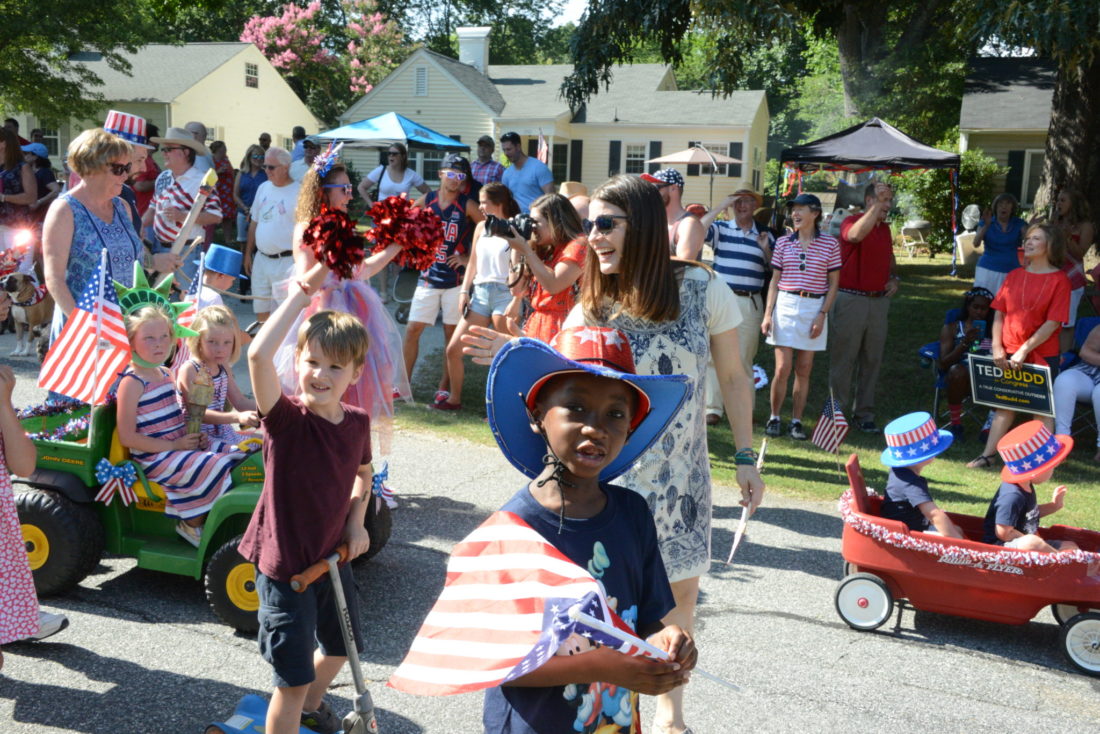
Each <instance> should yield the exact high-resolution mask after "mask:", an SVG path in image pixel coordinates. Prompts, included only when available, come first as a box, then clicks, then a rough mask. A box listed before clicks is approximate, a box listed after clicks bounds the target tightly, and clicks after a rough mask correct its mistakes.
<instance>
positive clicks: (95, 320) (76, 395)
mask: <svg viewBox="0 0 1100 734" xmlns="http://www.w3.org/2000/svg"><path fill="white" fill-rule="evenodd" d="M129 363H130V341H129V339H128V338H127V337H126V325H125V324H124V323H123V321H122V309H121V308H120V307H119V305H118V296H117V295H116V294H115V286H114V283H113V282H112V280H111V264H110V263H109V262H108V261H107V251H106V250H104V251H103V256H102V257H101V258H100V261H99V265H98V266H97V267H96V270H95V272H94V273H92V277H91V279H90V280H89V281H88V285H87V286H86V287H85V288H84V292H83V293H81V294H80V297H79V298H78V299H77V301H76V308H75V309H73V312H72V315H71V316H69V320H68V321H66V322H65V326H64V327H63V328H62V329H61V334H60V335H59V336H58V338H57V341H55V342H54V343H53V346H51V347H50V351H49V352H47V353H46V359H44V360H43V361H42V370H41V372H39V375H38V386H39V387H42V388H45V389H46V390H52V391H54V392H56V393H60V394H61V395H64V396H65V397H69V398H72V399H74V400H80V401H81V402H85V403H89V404H91V405H99V404H100V403H103V402H106V399H107V392H108V390H109V389H110V387H111V385H113V384H114V382H115V379H116V378H117V377H118V373H119V372H121V371H122V370H123V369H124V368H125V367H126V365H127V364H129Z"/></svg>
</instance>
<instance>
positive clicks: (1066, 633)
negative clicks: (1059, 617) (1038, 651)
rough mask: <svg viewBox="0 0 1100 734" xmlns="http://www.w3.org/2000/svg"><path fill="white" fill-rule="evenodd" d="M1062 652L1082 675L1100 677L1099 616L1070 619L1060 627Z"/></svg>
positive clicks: (1092, 614)
mask: <svg viewBox="0 0 1100 734" xmlns="http://www.w3.org/2000/svg"><path fill="white" fill-rule="evenodd" d="M1062 651H1063V652H1064V653H1065V654H1066V657H1067V658H1069V661H1070V662H1071V663H1073V666H1074V667H1075V668H1077V669H1078V670H1080V671H1081V672H1082V673H1086V674H1088V675H1094V676H1100V614H1097V613H1096V612H1085V613H1084V614H1078V615H1075V616H1073V617H1071V618H1070V619H1069V620H1068V621H1067V622H1066V623H1065V625H1064V626H1063V627H1062Z"/></svg>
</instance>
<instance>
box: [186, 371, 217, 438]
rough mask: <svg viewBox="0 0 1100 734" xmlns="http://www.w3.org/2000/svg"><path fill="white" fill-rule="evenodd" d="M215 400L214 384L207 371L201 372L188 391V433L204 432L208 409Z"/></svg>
mask: <svg viewBox="0 0 1100 734" xmlns="http://www.w3.org/2000/svg"><path fill="white" fill-rule="evenodd" d="M213 400H214V383H213V382H211V380H210V376H209V375H207V374H206V370H199V374H198V375H197V376H196V377H195V383H194V384H193V385H191V389H190V390H188V391H187V433H188V434H192V433H198V432H200V431H201V430H202V422H203V418H205V417H206V409H207V408H208V407H210V403H211V402H213Z"/></svg>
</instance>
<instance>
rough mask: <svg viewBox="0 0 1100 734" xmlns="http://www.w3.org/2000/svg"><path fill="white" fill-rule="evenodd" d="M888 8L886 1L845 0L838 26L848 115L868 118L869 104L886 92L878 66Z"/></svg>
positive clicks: (842, 77)
mask: <svg viewBox="0 0 1100 734" xmlns="http://www.w3.org/2000/svg"><path fill="white" fill-rule="evenodd" d="M876 5H877V7H876ZM886 7H887V6H886V3H868V2H866V0H852V1H850V2H845V3H844V4H843V7H842V8H841V9H840V17H839V18H838V19H837V21H836V24H835V26H834V28H835V31H836V44H837V50H838V51H839V52H840V78H841V81H842V82H843V84H844V114H845V115H847V116H848V117H865V116H866V114H867V109H868V107H869V106H871V105H873V103H874V100H875V99H876V98H877V97H878V96H880V95H881V93H882V82H881V80H880V79H878V78H877V76H876V75H875V65H876V64H877V63H878V62H879V61H880V60H881V58H882V54H883V51H884V49H883V43H884V42H885V32H886Z"/></svg>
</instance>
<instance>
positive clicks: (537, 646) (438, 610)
mask: <svg viewBox="0 0 1100 734" xmlns="http://www.w3.org/2000/svg"><path fill="white" fill-rule="evenodd" d="M578 608H579V611H583V612H585V613H587V614H589V615H591V616H593V617H595V618H596V619H597V620H600V621H604V622H608V623H610V624H612V625H614V626H615V627H616V628H618V629H619V630H621V631H622V632H624V633H626V634H624V635H622V636H621V637H614V636H611V635H609V634H606V633H604V632H601V631H599V630H597V629H595V628H592V627H588V626H586V625H584V624H583V623H582V622H578V621H577V620H575V619H573V618H571V615H570V610H573V609H578ZM574 632H576V633H578V634H581V635H583V636H585V637H587V638H589V639H592V640H594V641H596V642H598V643H600V644H601V645H605V646H608V647H612V648H614V649H616V650H619V651H620V652H623V653H626V654H630V655H639V654H647V653H646V651H644V650H643V649H642V648H641V647H640V646H639V645H637V644H632V643H630V642H624V641H623V638H628V635H629V638H633V632H632V631H631V630H630V627H629V626H628V625H627V624H626V623H625V622H623V621H622V619H620V618H619V615H617V614H616V613H615V612H614V610H612V609H611V608H610V606H609V605H608V602H607V597H606V596H605V594H604V591H603V588H602V587H601V586H600V584H599V582H597V581H596V579H595V578H593V577H592V575H591V574H589V573H588V572H587V571H586V570H584V569H583V568H581V567H580V566H578V565H577V564H575V563H573V561H571V560H569V559H568V558H567V557H566V556H565V555H564V554H563V553H562V552H561V551H559V550H558V549H557V548H555V547H554V546H553V545H552V544H550V543H549V542H548V541H547V540H546V539H545V538H543V537H542V536H541V535H539V534H538V533H537V532H536V531H535V530H534V529H533V528H531V527H530V526H529V525H527V523H525V522H524V521H523V520H522V519H520V518H519V517H518V516H516V515H515V514H513V513H511V512H496V513H493V514H492V515H490V516H489V518H488V519H487V520H486V521H485V522H484V523H482V524H481V526H480V527H479V528H477V529H476V530H474V532H472V533H471V534H470V535H468V536H467V537H466V538H465V539H464V540H463V541H462V542H461V543H459V544H458V545H456V546H455V548H454V550H453V551H452V553H451V559H450V561H448V563H447V581H446V584H445V585H444V587H443V591H442V592H441V593H440V595H439V599H438V600H437V601H436V603H435V606H433V607H432V610H431V611H430V612H429V613H428V616H427V618H426V619H425V620H424V624H423V626H422V627H421V628H420V631H419V632H417V635H416V639H415V640H413V644H412V647H411V648H410V649H409V653H408V655H406V656H405V659H404V660H403V661H402V662H401V665H400V666H399V667H398V668H397V670H396V671H394V674H393V676H392V677H391V678H390V680H389V684H388V685H389V686H391V687H393V688H396V689H398V690H401V691H405V692H406V693H413V694H419V695H432V696H445V695H451V694H455V693H467V692H470V691H476V690H480V689H484V688H491V687H493V686H497V685H500V684H501V683H504V682H507V681H510V680H514V679H516V678H519V677H522V676H524V675H526V674H528V673H530V672H531V671H533V670H536V669H537V668H538V667H539V666H541V665H542V664H543V663H545V662H546V661H547V660H548V659H549V658H550V656H551V655H553V654H554V653H555V652H556V651H557V649H558V648H559V646H560V645H561V644H562V643H563V642H564V641H565V640H566V639H567V638H568V637H569V636H570V635H571V634H572V633H574ZM633 639H634V640H636V641H638V642H640V640H637V638H633Z"/></svg>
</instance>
